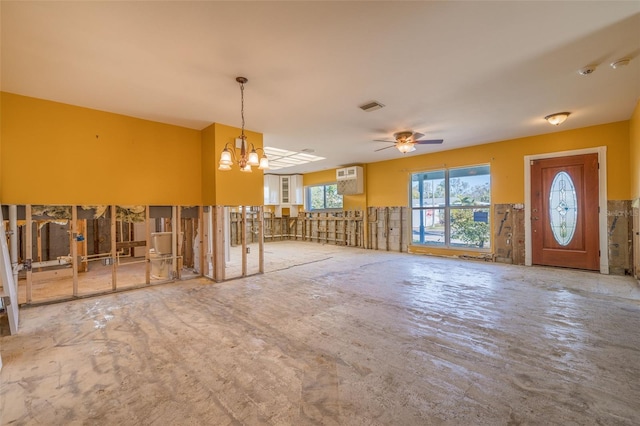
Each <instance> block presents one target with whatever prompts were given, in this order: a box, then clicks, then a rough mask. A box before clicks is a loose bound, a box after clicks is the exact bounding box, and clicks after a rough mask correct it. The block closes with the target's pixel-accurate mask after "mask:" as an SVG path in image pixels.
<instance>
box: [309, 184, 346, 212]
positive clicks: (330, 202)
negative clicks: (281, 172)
mask: <svg viewBox="0 0 640 426" xmlns="http://www.w3.org/2000/svg"><path fill="white" fill-rule="evenodd" d="M306 191H307V209H309V210H325V209H341V208H342V205H343V204H342V195H340V194H338V185H337V184H335V183H334V184H331V185H316V186H308V187H307V189H306Z"/></svg>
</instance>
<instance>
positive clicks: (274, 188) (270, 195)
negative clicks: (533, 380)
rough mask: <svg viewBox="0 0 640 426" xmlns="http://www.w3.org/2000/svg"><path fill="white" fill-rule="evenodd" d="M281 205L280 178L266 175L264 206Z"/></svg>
mask: <svg viewBox="0 0 640 426" xmlns="http://www.w3.org/2000/svg"><path fill="white" fill-rule="evenodd" d="M278 204H280V176H278V175H264V205H265V206H276V205H278Z"/></svg>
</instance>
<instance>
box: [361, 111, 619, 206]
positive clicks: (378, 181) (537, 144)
mask: <svg viewBox="0 0 640 426" xmlns="http://www.w3.org/2000/svg"><path fill="white" fill-rule="evenodd" d="M445 143H446V141H445ZM598 146H606V147H607V191H608V198H609V199H610V200H628V199H629V198H630V185H629V180H630V179H629V176H630V170H629V169H630V166H629V161H628V158H627V157H628V155H629V122H628V121H621V122H617V123H610V124H603V125H599V126H592V127H585V128H581V129H576V130H567V131H564V132H555V133H549V134H545V135H538V136H531V137H527V138H519V139H512V140H507V141H502V142H495V143H490V144H486V145H478V146H472V147H468V148H461V149H456V150H450V151H442V152H436V153H432V154H425V155H417V156H410V157H405V158H401V159H398V160H390V161H381V162H378V163H370V164H368V167H367V174H366V178H367V188H368V191H367V202H368V205H369V206H406V205H408V203H409V202H408V194H409V191H408V187H409V186H408V185H409V179H410V175H411V173H415V172H419V171H424V170H432V169H439V168H444V167H447V168H449V167H459V166H469V165H476V164H490V165H491V201H492V203H493V204H501V203H522V202H524V156H525V155H534V154H543V153H552V152H560V151H568V150H576V149H582V148H591V147H598Z"/></svg>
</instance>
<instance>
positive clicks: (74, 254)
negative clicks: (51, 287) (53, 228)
mask: <svg viewBox="0 0 640 426" xmlns="http://www.w3.org/2000/svg"><path fill="white" fill-rule="evenodd" d="M77 221H78V206H71V223H69V228H70V229H69V230H70V231H71V232H70V233H69V246H70V247H71V270H72V271H73V295H74V296H77V295H78V244H77V236H78V231H77V224H76V222H77Z"/></svg>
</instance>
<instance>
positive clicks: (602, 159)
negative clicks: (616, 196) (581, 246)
mask: <svg viewBox="0 0 640 426" xmlns="http://www.w3.org/2000/svg"><path fill="white" fill-rule="evenodd" d="M583 154H598V164H599V165H600V167H599V169H598V186H599V194H598V205H599V206H600V213H599V214H598V233H599V236H600V237H599V240H600V242H599V248H600V273H601V274H609V250H608V239H607V147H606V146H599V147H595V148H585V149H576V150H573V151H560V152H549V153H545V154H535V155H525V156H524V264H525V265H526V266H532V260H531V258H532V244H531V162H532V161H533V160H541V159H546V158H557V157H569V156H572V155H583Z"/></svg>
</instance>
